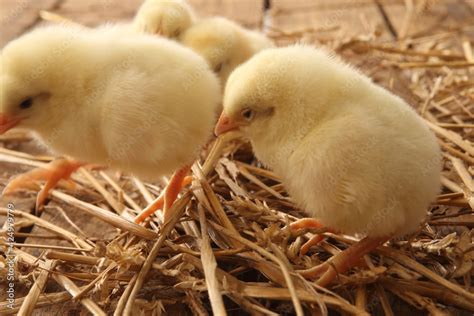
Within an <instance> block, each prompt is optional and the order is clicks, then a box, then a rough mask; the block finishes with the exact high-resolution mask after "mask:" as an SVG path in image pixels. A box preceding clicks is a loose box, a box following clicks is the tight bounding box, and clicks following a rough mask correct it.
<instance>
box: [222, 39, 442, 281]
mask: <svg viewBox="0 0 474 316" xmlns="http://www.w3.org/2000/svg"><path fill="white" fill-rule="evenodd" d="M234 129H240V130H241V131H242V132H243V134H244V135H246V136H247V137H248V138H249V139H250V141H251V143H252V146H253V149H254V152H255V155H256V156H257V158H258V159H260V160H261V161H262V162H263V163H264V164H266V165H267V166H268V167H270V168H272V169H273V170H274V171H275V172H276V173H277V174H279V175H280V176H281V178H282V181H283V184H284V185H285V187H286V188H287V190H288V192H289V193H290V195H291V196H292V197H293V198H294V200H295V201H296V202H297V203H298V204H299V206H300V207H301V208H302V209H304V210H305V211H306V212H308V214H309V215H311V216H312V217H313V219H303V220H301V221H299V222H296V224H295V225H293V226H292V227H293V228H296V229H298V228H304V227H320V226H321V225H322V226H325V227H329V228H331V229H332V230H334V231H337V232H341V233H345V234H361V235H364V236H365V237H364V238H363V239H362V240H360V241H359V242H357V243H355V244H354V245H352V246H351V247H349V248H348V249H346V250H344V251H343V252H341V253H339V254H338V255H336V256H335V257H333V258H332V259H331V260H330V262H326V263H323V264H322V265H320V266H317V267H315V268H313V269H310V270H305V271H304V272H303V273H302V274H303V275H304V276H307V277H317V276H321V278H320V279H319V280H318V283H319V284H320V285H322V286H325V285H327V284H329V283H330V282H332V281H333V280H334V278H335V277H336V275H337V273H342V272H344V271H346V270H347V269H349V268H350V267H351V266H353V265H354V264H355V262H356V261H357V260H359V259H360V258H361V256H362V255H364V254H366V253H368V252H369V251H371V250H372V249H374V248H376V247H377V246H379V245H380V244H382V243H384V242H385V241H387V240H388V239H390V238H391V237H393V236H397V235H403V234H407V233H410V232H413V231H415V230H416V229H417V228H418V227H419V225H420V222H421V221H422V220H423V219H424V218H425V215H426V213H427V207H428V206H429V204H430V202H431V201H432V200H433V199H434V198H435V196H436V195H437V193H438V191H439V189H440V172H441V154H440V149H439V147H438V144H437V141H436V139H435V136H434V135H433V133H432V132H431V131H430V130H429V129H428V127H427V126H426V125H425V123H424V122H423V120H422V119H421V118H420V117H419V116H418V115H417V114H416V112H415V111H414V110H413V109H412V108H410V106H409V105H408V104H407V103H405V102H404V101H403V100H402V99H401V98H399V97H397V96H395V95H393V94H392V93H390V92H389V91H387V90H385V89H383V88H382V87H380V86H377V85H375V84H374V83H372V81H371V80H370V79H369V78H368V77H366V76H364V75H363V74H361V73H360V72H358V71H357V70H355V69H353V68H352V67H350V66H348V65H346V64H345V63H343V62H342V61H340V60H339V59H338V58H337V57H335V56H331V55H330V54H328V53H326V52H324V51H323V50H321V49H315V48H312V47H308V46H292V47H287V48H280V49H269V50H265V51H263V52H261V53H259V54H258V55H256V56H255V57H253V58H252V59H251V60H249V61H248V62H247V63H245V64H244V65H242V66H240V67H239V68H237V69H236V70H235V71H234V72H233V73H232V75H231V76H230V78H229V81H228V83H227V86H226V89H225V95H224V110H223V113H222V115H221V118H220V119H219V122H218V124H217V126H216V129H215V133H216V134H217V135H219V134H222V133H225V132H227V131H230V130H234Z"/></svg>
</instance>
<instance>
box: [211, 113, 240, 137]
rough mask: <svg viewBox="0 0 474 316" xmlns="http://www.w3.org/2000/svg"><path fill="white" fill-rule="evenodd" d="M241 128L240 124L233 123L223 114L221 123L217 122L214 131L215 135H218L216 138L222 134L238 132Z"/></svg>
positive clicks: (220, 119)
mask: <svg viewBox="0 0 474 316" xmlns="http://www.w3.org/2000/svg"><path fill="white" fill-rule="evenodd" d="M239 127H240V126H239V124H237V123H236V122H234V121H232V120H231V119H230V118H229V117H228V116H226V115H225V114H224V113H222V114H221V117H220V118H219V121H217V125H216V128H215V129H214V134H216V136H219V135H221V134H224V133H227V132H230V131H233V130H236V129H238V128H239Z"/></svg>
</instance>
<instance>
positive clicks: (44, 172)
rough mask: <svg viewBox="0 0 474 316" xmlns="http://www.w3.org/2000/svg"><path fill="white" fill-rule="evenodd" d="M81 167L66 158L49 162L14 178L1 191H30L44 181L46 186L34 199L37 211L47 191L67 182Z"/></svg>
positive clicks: (76, 162)
mask: <svg viewBox="0 0 474 316" xmlns="http://www.w3.org/2000/svg"><path fill="white" fill-rule="evenodd" d="M83 165H84V163H82V162H78V161H75V160H71V159H66V158H61V159H57V160H54V161H51V162H50V163H49V164H48V165H47V166H46V167H44V168H36V169H33V170H31V171H29V172H26V173H24V174H21V175H19V176H17V177H15V178H14V179H13V180H11V181H10V182H9V183H8V184H7V186H6V187H5V189H4V190H3V194H5V195H7V194H12V193H13V192H15V191H17V190H19V189H24V188H28V189H31V188H33V187H34V186H35V182H36V181H40V180H46V184H45V185H44V187H43V188H42V189H41V190H40V191H39V192H38V195H37V197H36V209H37V210H39V209H40V207H41V206H42V205H43V203H44V201H45V200H46V198H47V197H48V194H49V191H51V189H52V188H54V187H55V186H56V184H57V183H58V182H59V181H60V180H68V179H69V177H70V176H71V174H72V173H73V172H74V171H76V170H77V169H79V168H80V167H81V166H83Z"/></svg>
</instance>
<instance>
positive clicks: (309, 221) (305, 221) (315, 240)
mask: <svg viewBox="0 0 474 316" xmlns="http://www.w3.org/2000/svg"><path fill="white" fill-rule="evenodd" d="M305 228H306V229H308V228H316V229H320V228H325V227H324V225H322V224H321V223H320V222H319V221H317V220H316V219H314V218H302V219H300V220H297V221H296V222H293V223H291V224H290V229H291V231H292V232H296V231H298V230H300V229H305ZM327 231H330V232H333V231H332V230H331V229H327ZM323 239H324V236H323V235H321V234H316V235H314V236H313V237H312V238H311V239H310V240H308V241H307V242H306V243H304V245H303V246H301V249H300V255H301V256H304V255H305V254H306V253H308V251H309V249H310V248H311V247H312V246H315V245H317V244H319V243H320V242H321V241H322V240H323Z"/></svg>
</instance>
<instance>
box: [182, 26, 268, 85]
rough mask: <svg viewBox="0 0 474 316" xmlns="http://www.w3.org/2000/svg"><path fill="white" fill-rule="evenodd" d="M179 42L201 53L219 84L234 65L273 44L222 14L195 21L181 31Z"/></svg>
mask: <svg viewBox="0 0 474 316" xmlns="http://www.w3.org/2000/svg"><path fill="white" fill-rule="evenodd" d="M180 42H181V43H182V44H183V45H185V46H188V47H190V48H192V49H193V50H194V51H196V52H197V53H199V54H201V55H202V56H203V57H204V58H205V59H206V60H207V61H208V62H209V64H210V66H211V68H212V69H213V70H214V71H215V72H216V73H217V74H218V75H219V78H220V79H221V82H222V83H223V84H224V83H225V82H226V81H227V78H228V77H229V75H230V73H231V72H232V71H233V70H234V69H235V68H236V67H237V66H239V65H240V64H242V63H243V62H245V61H246V60H248V59H249V58H250V57H252V56H253V55H255V54H256V53H257V52H259V51H261V50H263V49H265V48H269V47H273V43H272V41H271V40H270V39H268V38H267V37H266V36H265V35H263V34H260V33H258V32H254V31H250V30H247V29H245V28H243V27H242V26H240V25H238V24H237V23H235V22H232V21H230V20H228V19H225V18H222V17H212V18H207V19H203V20H201V21H198V22H196V23H195V24H194V25H193V26H191V27H190V28H188V29H187V31H186V32H184V33H183V35H182V36H181V37H180Z"/></svg>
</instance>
